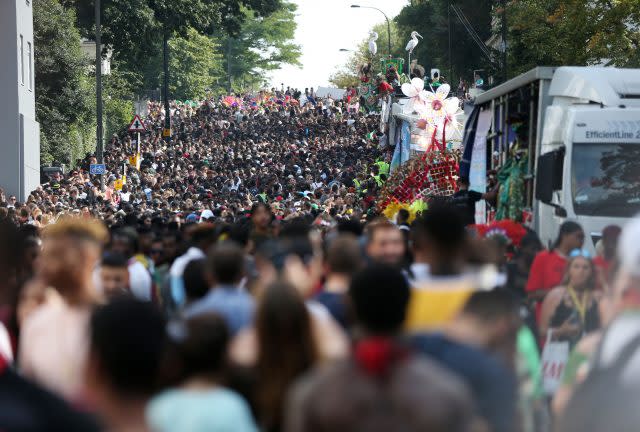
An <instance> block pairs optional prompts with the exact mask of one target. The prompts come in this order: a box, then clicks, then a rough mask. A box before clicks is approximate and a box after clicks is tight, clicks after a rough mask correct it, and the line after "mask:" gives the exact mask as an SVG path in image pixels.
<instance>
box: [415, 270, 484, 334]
mask: <svg viewBox="0 0 640 432" xmlns="http://www.w3.org/2000/svg"><path fill="white" fill-rule="evenodd" d="M474 291H475V287H474V284H473V279H472V278H459V277H456V278H446V279H433V280H429V281H427V282H424V283H417V284H415V285H414V286H413V287H412V290H411V298H410V300H409V307H408V309H407V319H406V323H405V327H406V329H407V330H408V331H410V332H418V331H432V330H438V329H440V328H442V326H443V325H444V324H446V323H447V322H449V321H451V320H452V319H453V318H454V317H455V316H456V315H457V314H458V312H460V310H461V309H462V308H463V307H464V305H465V303H466V302H467V300H468V299H469V297H470V296H471V294H473V292H474Z"/></svg>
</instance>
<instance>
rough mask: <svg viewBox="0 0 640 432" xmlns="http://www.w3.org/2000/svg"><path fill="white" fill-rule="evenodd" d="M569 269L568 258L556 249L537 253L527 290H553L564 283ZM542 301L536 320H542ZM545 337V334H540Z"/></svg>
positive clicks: (537, 307) (530, 271)
mask: <svg viewBox="0 0 640 432" xmlns="http://www.w3.org/2000/svg"><path fill="white" fill-rule="evenodd" d="M566 270H567V259H566V258H565V257H563V256H560V255H558V253H557V252H556V251H546V250H545V251H542V252H540V253H538V255H536V258H535V259H534V260H533V264H532V265H531V270H529V280H528V281H527V287H526V289H525V291H526V292H534V291H539V290H542V291H545V292H546V291H551V290H552V289H554V288H555V287H557V286H558V285H560V284H561V283H562V279H563V278H564V273H565V271H566ZM541 313H542V301H539V302H537V303H536V322H538V323H539V322H540V314H541ZM540 337H544V336H542V335H541V336H540Z"/></svg>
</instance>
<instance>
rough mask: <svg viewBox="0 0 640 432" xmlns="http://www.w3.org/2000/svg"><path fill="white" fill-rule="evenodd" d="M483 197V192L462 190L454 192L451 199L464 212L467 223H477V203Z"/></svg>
mask: <svg viewBox="0 0 640 432" xmlns="http://www.w3.org/2000/svg"><path fill="white" fill-rule="evenodd" d="M481 199H482V194H481V193H480V192H476V191H470V190H460V191H458V192H456V193H454V194H453V196H452V197H451V201H452V203H453V205H455V206H456V207H457V208H458V209H460V211H461V212H462V216H463V217H464V223H465V225H473V224H475V223H476V218H475V213H476V203H477V202H478V201H480V200H481Z"/></svg>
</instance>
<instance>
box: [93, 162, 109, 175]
mask: <svg viewBox="0 0 640 432" xmlns="http://www.w3.org/2000/svg"><path fill="white" fill-rule="evenodd" d="M106 172H107V169H106V167H105V165H104V164H91V165H89V174H93V175H103V174H104V173H106Z"/></svg>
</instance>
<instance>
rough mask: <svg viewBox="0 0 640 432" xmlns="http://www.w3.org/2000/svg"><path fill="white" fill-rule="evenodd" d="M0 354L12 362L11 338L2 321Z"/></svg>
mask: <svg viewBox="0 0 640 432" xmlns="http://www.w3.org/2000/svg"><path fill="white" fill-rule="evenodd" d="M0 356H2V357H3V358H4V359H5V360H6V361H7V362H8V363H11V362H13V350H12V349H11V339H10V338H9V332H8V331H7V329H6V328H5V326H4V324H2V323H0Z"/></svg>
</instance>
